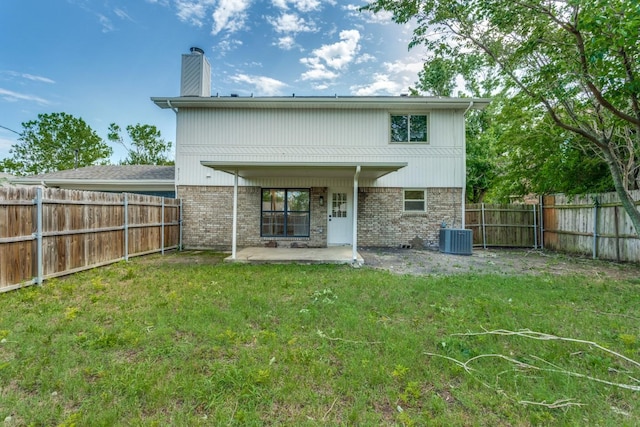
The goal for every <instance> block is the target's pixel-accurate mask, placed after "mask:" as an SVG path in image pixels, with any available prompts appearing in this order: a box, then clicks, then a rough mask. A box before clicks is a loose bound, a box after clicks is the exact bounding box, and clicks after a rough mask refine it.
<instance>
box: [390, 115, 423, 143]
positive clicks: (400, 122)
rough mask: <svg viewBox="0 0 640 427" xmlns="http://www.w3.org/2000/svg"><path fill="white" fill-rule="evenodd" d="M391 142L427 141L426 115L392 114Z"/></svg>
mask: <svg viewBox="0 0 640 427" xmlns="http://www.w3.org/2000/svg"><path fill="white" fill-rule="evenodd" d="M390 136H391V142H407V143H409V142H415V143H426V142H427V116H426V115H424V114H423V115H412V114H403V115H395V114H392V115H391V133H390Z"/></svg>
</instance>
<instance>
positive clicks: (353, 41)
mask: <svg viewBox="0 0 640 427" xmlns="http://www.w3.org/2000/svg"><path fill="white" fill-rule="evenodd" d="M340 39H341V41H339V42H337V43H334V44H329V45H324V46H322V47H320V48H318V49H315V50H314V51H313V52H312V53H313V55H315V56H316V57H317V58H319V59H322V60H323V61H324V62H326V64H327V65H328V66H329V67H331V68H335V69H338V70H339V69H342V68H344V67H345V66H346V65H347V64H349V63H350V62H351V61H353V59H354V57H355V55H356V54H357V53H358V50H359V49H360V45H359V43H358V42H359V41H360V32H359V31H358V30H345V31H340Z"/></svg>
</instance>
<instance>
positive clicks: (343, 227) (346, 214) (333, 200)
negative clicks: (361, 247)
mask: <svg viewBox="0 0 640 427" xmlns="http://www.w3.org/2000/svg"><path fill="white" fill-rule="evenodd" d="M352 198H353V190H352V189H351V188H332V189H330V190H329V209H328V211H329V212H328V215H329V218H328V222H327V224H328V226H327V245H329V246H340V245H350V244H351V239H352V238H353V201H352V200H351V199H352Z"/></svg>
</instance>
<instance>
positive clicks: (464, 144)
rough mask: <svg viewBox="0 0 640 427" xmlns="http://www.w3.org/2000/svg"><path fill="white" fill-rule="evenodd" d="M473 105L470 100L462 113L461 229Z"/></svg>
mask: <svg viewBox="0 0 640 427" xmlns="http://www.w3.org/2000/svg"><path fill="white" fill-rule="evenodd" d="M471 107H473V101H471V102H469V106H468V107H467V109H466V110H464V113H462V219H461V222H460V224H461V227H460V228H461V229H462V230H464V227H465V225H466V224H465V223H466V218H465V215H466V208H465V203H466V202H467V124H466V122H465V117H466V115H467V112H469V110H470V109H471Z"/></svg>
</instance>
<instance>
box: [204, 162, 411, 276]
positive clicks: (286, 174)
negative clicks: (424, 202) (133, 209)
mask: <svg viewBox="0 0 640 427" xmlns="http://www.w3.org/2000/svg"><path fill="white" fill-rule="evenodd" d="M200 164H201V165H202V166H206V167H209V168H211V169H214V170H217V171H221V172H225V173H228V174H231V175H233V177H234V184H233V222H232V230H231V233H232V234H231V237H232V244H231V256H230V257H229V258H227V259H226V260H225V261H227V260H228V261H238V262H291V263H295V262H302V263H334V264H336V263H339V264H352V265H361V264H362V263H363V262H364V261H363V260H362V257H361V256H360V254H358V251H357V247H358V215H357V212H358V185H359V182H360V180H365V181H368V182H371V181H375V180H376V179H378V178H380V177H383V176H385V175H387V174H389V173H392V172H396V171H398V170H399V169H402V168H404V167H406V166H407V162H338V163H334V162H327V163H324V162H320V163H316V162H259V161H248V162H229V161H211V160H202V161H200ZM273 177H278V178H299V177H306V178H308V177H318V178H326V179H335V178H343V179H349V180H352V187H351V190H352V197H353V199H352V200H353V206H352V211H353V212H354V214H353V215H352V218H351V221H352V226H351V230H352V231H351V233H352V235H351V236H350V238H349V239H348V241H349V243H350V244H349V245H346V246H343V245H340V246H331V245H329V246H328V247H326V248H288V249H287V248H262V247H251V248H246V249H243V250H241V251H238V248H237V246H238V241H237V237H238V236H237V234H238V233H237V230H238V185H239V184H238V179H239V178H243V179H259V178H273Z"/></svg>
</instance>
